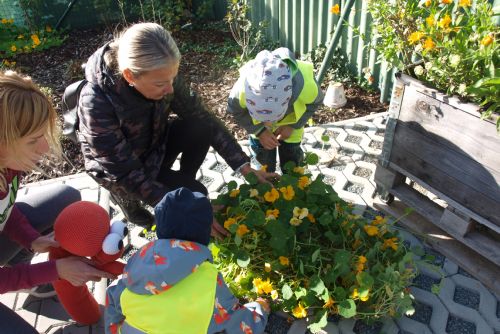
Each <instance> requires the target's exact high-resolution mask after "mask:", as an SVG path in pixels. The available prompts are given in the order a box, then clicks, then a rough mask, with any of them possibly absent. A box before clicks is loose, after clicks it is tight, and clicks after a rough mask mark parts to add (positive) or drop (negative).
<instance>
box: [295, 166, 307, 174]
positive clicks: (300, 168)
mask: <svg viewBox="0 0 500 334" xmlns="http://www.w3.org/2000/svg"><path fill="white" fill-rule="evenodd" d="M293 172H294V173H297V174H301V175H302V174H304V172H305V168H304V167H300V166H297V167H293Z"/></svg>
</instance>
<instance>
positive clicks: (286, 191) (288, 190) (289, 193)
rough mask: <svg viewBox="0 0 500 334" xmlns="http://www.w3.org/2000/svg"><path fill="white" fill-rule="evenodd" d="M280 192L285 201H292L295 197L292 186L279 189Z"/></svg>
mask: <svg viewBox="0 0 500 334" xmlns="http://www.w3.org/2000/svg"><path fill="white" fill-rule="evenodd" d="M280 191H281V193H282V194H283V198H284V199H286V200H287V201H290V200H292V199H293V197H294V196H295V190H293V187H292V186H286V187H281V188H280Z"/></svg>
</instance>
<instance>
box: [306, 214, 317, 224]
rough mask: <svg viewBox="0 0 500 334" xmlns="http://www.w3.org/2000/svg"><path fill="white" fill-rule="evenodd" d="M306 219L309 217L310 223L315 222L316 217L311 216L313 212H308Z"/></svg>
mask: <svg viewBox="0 0 500 334" xmlns="http://www.w3.org/2000/svg"><path fill="white" fill-rule="evenodd" d="M307 219H309V221H310V222H311V223H315V222H316V218H314V216H313V214H312V213H309V214H308V215H307Z"/></svg>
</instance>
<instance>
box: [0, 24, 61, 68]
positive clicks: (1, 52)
mask: <svg viewBox="0 0 500 334" xmlns="http://www.w3.org/2000/svg"><path fill="white" fill-rule="evenodd" d="M65 39H66V37H64V36H62V35H61V34H60V33H59V32H56V31H55V30H54V29H52V27H51V26H50V25H46V26H44V27H43V28H40V29H37V30H35V31H30V30H29V29H28V28H25V27H20V26H18V25H16V24H15V22H14V19H12V18H1V19H0V60H1V61H0V63H1V64H2V66H5V67H10V66H11V64H15V61H14V60H13V59H15V57H16V55H17V54H21V53H31V52H34V51H39V50H44V49H47V48H49V47H52V46H58V45H61V44H62V43H63V41H64V40H65ZM7 58H9V59H10V60H8V59H7Z"/></svg>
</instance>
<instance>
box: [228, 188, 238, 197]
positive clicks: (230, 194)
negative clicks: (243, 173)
mask: <svg viewBox="0 0 500 334" xmlns="http://www.w3.org/2000/svg"><path fill="white" fill-rule="evenodd" d="M239 194H240V190H239V189H233V190H231V192H230V193H229V197H233V198H234V197H236V196H238V195H239Z"/></svg>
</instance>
